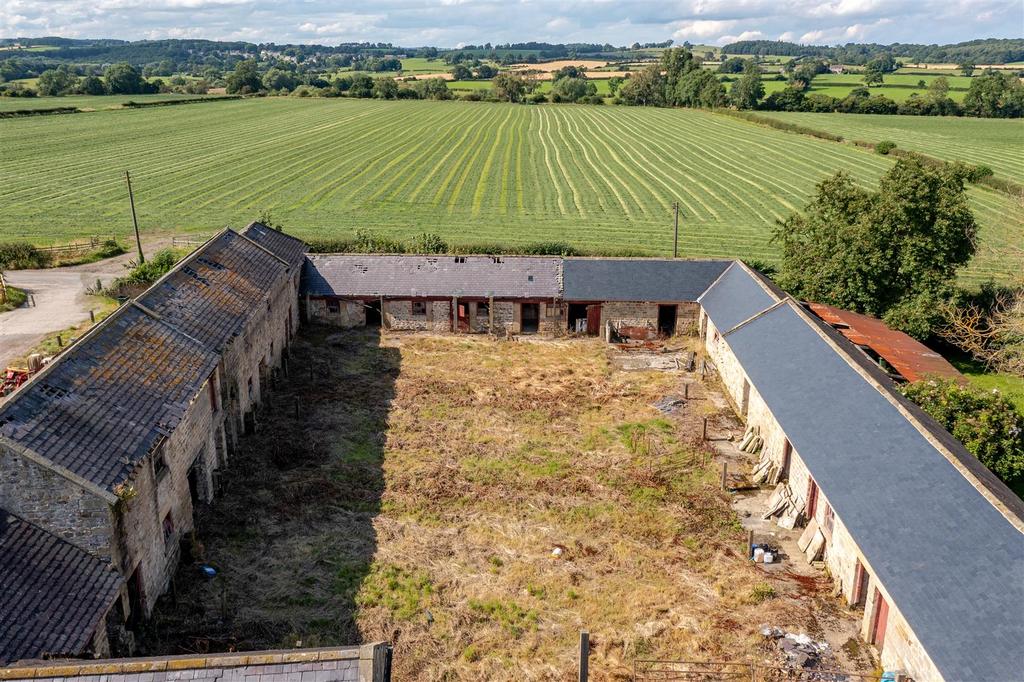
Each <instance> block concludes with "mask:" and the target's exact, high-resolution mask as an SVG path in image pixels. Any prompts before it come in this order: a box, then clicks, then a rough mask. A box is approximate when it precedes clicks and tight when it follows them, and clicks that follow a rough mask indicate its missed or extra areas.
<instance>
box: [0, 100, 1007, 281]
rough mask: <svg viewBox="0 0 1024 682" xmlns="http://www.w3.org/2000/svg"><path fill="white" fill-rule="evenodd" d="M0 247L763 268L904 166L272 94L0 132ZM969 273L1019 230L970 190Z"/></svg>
mask: <svg viewBox="0 0 1024 682" xmlns="http://www.w3.org/2000/svg"><path fill="white" fill-rule="evenodd" d="M0 147H2V148H3V149H4V164H3V170H2V171H0V172H2V174H3V181H2V182H0V204H2V205H3V207H4V210H3V212H2V213H0V234H2V235H3V236H4V237H5V238H10V237H15V238H23V239H53V238H56V237H72V236H77V235H82V234H95V233H111V232H114V233H123V232H126V231H127V230H128V229H129V228H130V220H129V214H128V210H127V201H126V197H125V190H124V184H123V180H122V173H123V171H124V170H125V169H130V170H131V171H132V177H133V181H134V186H135V197H136V202H137V205H138V210H139V220H140V223H141V225H142V229H143V231H144V232H147V233H151V234H152V233H162V234H168V233H171V234H176V233H183V232H199V233H205V234H210V233H212V232H213V231H215V230H217V229H218V228H220V227H222V226H224V225H234V226H236V227H238V226H242V225H244V224H245V223H246V222H247V221H249V220H252V219H253V218H254V217H255V216H256V215H257V214H258V213H260V212H261V211H263V210H270V211H272V214H273V216H274V219H275V220H276V221H278V222H280V223H282V224H283V225H285V226H286V227H287V228H288V229H289V230H292V231H295V232H296V233H298V234H300V235H303V236H315V235H350V234H351V233H352V232H353V231H354V230H356V229H358V228H368V229H376V230H381V231H386V232H388V233H391V234H394V235H398V236H408V235H411V234H415V233H417V232H421V231H427V230H429V231H431V232H437V233H439V234H441V235H442V236H443V237H446V238H448V239H450V240H452V241H457V242H481V241H490V240H500V241H503V242H507V243H516V242H518V243H522V242H529V241H537V240H552V239H560V240H566V241H569V242H571V243H573V244H576V245H578V246H582V247H631V248H637V249H644V250H646V251H648V252H651V253H660V254H667V253H669V252H670V250H671V244H672V230H671V228H672V202H673V201H675V200H677V199H678V201H679V202H680V207H681V216H682V220H681V236H680V244H681V251H682V253H683V254H685V255H691V256H745V257H751V258H771V257H772V256H774V255H775V253H776V251H775V247H774V246H773V245H771V244H770V243H769V234H770V230H771V228H772V226H773V225H774V223H775V221H776V220H779V219H782V218H784V217H786V216H787V215H789V214H790V212H792V211H794V210H796V209H798V208H801V207H802V206H803V205H804V204H805V202H806V200H807V198H808V196H809V194H810V193H811V192H812V191H813V187H814V184H815V183H816V182H817V181H819V180H821V179H822V178H824V177H826V176H827V175H828V174H831V173H833V172H835V171H837V170H840V169H842V170H846V171H848V172H849V173H850V174H851V175H853V176H854V177H855V178H856V179H857V180H858V181H859V182H861V183H863V184H864V185H865V186H868V187H873V186H875V184H876V182H877V180H878V178H879V176H880V175H881V174H882V173H883V172H885V171H886V170H887V169H888V168H889V167H890V166H891V165H892V163H893V159H891V158H888V157H884V156H880V155H878V154H874V153H872V152H870V151H867V150H862V149H860V148H856V147H853V146H851V145H842V144H836V143H832V142H827V141H823V140H818V139H815V138H811V137H808V136H802V135H793V134H790V133H785V132H782V131H777V130H774V129H771V128H767V127H764V126H759V125H754V124H751V123H747V122H745V121H741V120H736V119H734V118H731V117H726V116H721V115H717V114H713V113H707V112H701V111H693V110H681V109H655V108H640V107H636V108H633V107H615V106H604V107H597V106H582V105H562V106H557V105H543V106H522V105H507V104H491V103H473V102H424V101H396V102H382V101H367V100H348V99H334V100H331V99H299V98H265V99H252V100H243V101H224V102H218V103H215V104H210V105H204V106H192V105H186V106H181V107H168V108H155V109H147V110H113V111H104V112H98V113H92V114H79V115H74V116H45V117H30V118H18V119H7V120H0ZM971 198H972V206H973V208H974V210H975V212H976V214H977V215H978V217H979V220H980V221H981V223H982V225H983V231H982V248H981V249H980V253H979V256H978V259H977V261H976V263H975V264H974V266H973V270H972V275H973V277H980V276H987V275H997V276H1000V277H1002V276H1005V275H1006V274H1007V273H1008V271H1009V270H1010V269H1011V267H1012V266H1011V265H1008V264H1007V259H1006V258H1004V253H1005V249H1006V248H1007V245H1008V244H1010V245H1012V244H1020V243H1021V241H1022V240H1024V216H1022V215H1021V211H1020V210H1019V209H1017V208H1015V206H1014V204H1013V203H1011V200H1010V199H1009V198H1008V197H1007V196H1006V195H1003V194H1000V193H997V192H995V191H992V190H988V189H983V188H972V189H971Z"/></svg>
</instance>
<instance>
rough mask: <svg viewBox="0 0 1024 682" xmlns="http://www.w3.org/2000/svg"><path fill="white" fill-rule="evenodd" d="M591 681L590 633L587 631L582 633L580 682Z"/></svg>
mask: <svg viewBox="0 0 1024 682" xmlns="http://www.w3.org/2000/svg"><path fill="white" fill-rule="evenodd" d="M589 679H590V633H589V632H587V631H586V630H582V631H581V632H580V677H579V682H587V680H589Z"/></svg>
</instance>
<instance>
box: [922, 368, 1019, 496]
mask: <svg viewBox="0 0 1024 682" xmlns="http://www.w3.org/2000/svg"><path fill="white" fill-rule="evenodd" d="M902 391H903V395H905V396H907V397H908V398H910V399H911V400H913V401H914V402H915V403H917V404H918V405H920V406H921V407H922V408H923V409H924V411H925V412H927V413H928V414H930V415H931V416H932V417H933V418H934V419H935V420H936V421H938V422H939V423H940V424H942V425H943V426H944V427H945V428H946V430H947V431H949V432H950V433H952V434H953V436H955V437H956V438H957V439H958V440H959V441H960V442H961V443H963V444H964V446H965V447H966V448H967V450H968V452H970V453H971V454H972V455H974V456H975V457H977V458H978V459H979V460H980V461H981V463H982V464H984V465H985V466H986V467H988V468H989V469H990V470H991V471H992V473H994V474H995V475H996V476H998V477H999V478H1000V479H1002V481H1003V482H1004V483H1006V484H1007V485H1010V486H1013V485H1019V484H1022V483H1024V417H1022V416H1021V415H1020V413H1019V412H1017V411H1016V410H1015V409H1014V406H1013V403H1011V402H1010V401H1009V400H1008V399H1007V398H1006V397H1004V396H1003V395H1002V394H1000V393H999V392H998V391H995V390H993V391H981V390H979V389H976V388H972V387H969V386H961V385H960V384H958V383H956V382H955V381H936V380H929V381H918V382H915V383H912V384H908V385H907V386H905V387H903V389H902Z"/></svg>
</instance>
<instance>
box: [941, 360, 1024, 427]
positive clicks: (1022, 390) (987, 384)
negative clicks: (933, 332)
mask: <svg viewBox="0 0 1024 682" xmlns="http://www.w3.org/2000/svg"><path fill="white" fill-rule="evenodd" d="M950 362H951V363H952V364H953V366H954V367H956V368H957V369H958V370H960V373H961V374H963V375H964V376H966V377H967V378H968V379H970V380H971V383H972V384H974V385H975V386H977V387H978V388H981V389H984V390H986V391H992V390H995V391H999V392H1000V393H1002V394H1003V395H1005V396H1006V397H1007V398H1009V400H1010V402H1012V403H1013V405H1014V407H1016V408H1017V411H1018V412H1020V413H1021V414H1022V415H1024V377H1019V376H1016V375H1013V374H1006V373H999V372H990V371H988V369H986V368H985V366H984V365H983V364H982V363H980V362H977V361H975V360H971V359H966V358H951V359H950Z"/></svg>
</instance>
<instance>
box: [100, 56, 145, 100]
mask: <svg viewBox="0 0 1024 682" xmlns="http://www.w3.org/2000/svg"><path fill="white" fill-rule="evenodd" d="M103 80H105V81H106V83H107V90H108V91H109V92H110V94H111V95H137V94H139V93H143V92H146V91H147V90H148V87H147V83H146V81H144V80H143V79H142V74H141V73H139V71H138V69H136V68H135V67H134V66H132V65H131V64H129V63H127V62H121V63H120V64H114V65H112V66H108V67H107V70H106V71H104V72H103Z"/></svg>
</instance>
